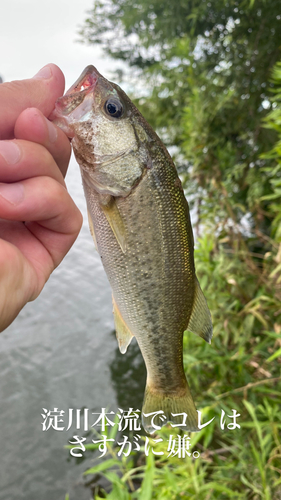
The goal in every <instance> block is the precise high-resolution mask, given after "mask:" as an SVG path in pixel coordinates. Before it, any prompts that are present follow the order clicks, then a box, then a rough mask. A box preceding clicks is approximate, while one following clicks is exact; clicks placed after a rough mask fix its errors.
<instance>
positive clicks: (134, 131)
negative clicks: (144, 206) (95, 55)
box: [51, 66, 154, 196]
mask: <svg viewBox="0 0 281 500" xmlns="http://www.w3.org/2000/svg"><path fill="white" fill-rule="evenodd" d="M51 119H52V120H53V121H54V123H56V125H58V126H59V127H60V128H61V129H62V130H63V131H64V132H65V133H66V135H67V136H68V137H69V138H70V139H71V141H72V145H73V149H74V153H75V156H76V159H77V161H78V163H79V165H80V168H81V171H82V177H83V174H84V178H86V177H87V178H88V183H89V176H90V178H91V179H92V181H91V182H92V183H93V184H94V185H95V188H96V190H98V191H99V192H101V193H105V194H112V195H115V196H126V195H127V194H129V192H130V191H131V190H132V188H133V187H134V186H135V185H136V183H137V182H138V180H139V179H140V178H141V177H142V175H143V173H144V171H145V169H146V168H147V167H149V166H150V163H151V162H150V159H149V154H148V148H147V144H149V143H150V142H151V141H152V140H153V137H152V135H153V134H154V132H153V130H152V129H151V130H149V127H148V128H147V124H146V122H145V120H144V118H143V117H142V115H141V114H140V113H139V111H138V110H137V108H136V107H135V106H134V104H133V103H132V102H131V100H130V99H129V98H128V96H127V95H126V94H125V92H123V90H122V89H121V88H120V87H119V86H118V85H116V84H115V83H112V82H109V81H108V80H107V79H106V78H104V77H103V76H102V75H101V74H100V73H99V72H98V71H97V70H96V68H95V67H94V66H87V68H86V69H85V70H84V71H83V73H82V74H81V76H80V77H79V78H78V80H77V81H76V82H75V83H74V85H72V87H71V88H70V89H69V90H68V91H67V92H66V94H65V95H64V96H62V97H60V98H59V99H58V100H57V102H56V105H55V110H54V111H53V113H52V115H51Z"/></svg>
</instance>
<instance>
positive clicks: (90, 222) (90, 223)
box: [88, 210, 98, 250]
mask: <svg viewBox="0 0 281 500" xmlns="http://www.w3.org/2000/svg"><path fill="white" fill-rule="evenodd" d="M88 221H89V228H90V233H91V235H92V238H93V240H94V244H95V247H96V250H97V249H98V245H97V239H96V235H95V230H94V225H93V221H92V217H91V214H90V212H89V210H88Z"/></svg>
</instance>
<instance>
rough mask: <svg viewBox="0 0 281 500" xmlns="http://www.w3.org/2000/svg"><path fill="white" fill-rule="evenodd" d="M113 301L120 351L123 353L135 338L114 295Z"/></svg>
mask: <svg viewBox="0 0 281 500" xmlns="http://www.w3.org/2000/svg"><path fill="white" fill-rule="evenodd" d="M112 302H113V314H114V323H115V328H116V337H117V340H118V345H119V349H120V352H121V353H122V354H125V352H126V351H127V347H128V345H129V344H130V342H131V340H132V338H133V334H132V333H131V331H130V330H129V328H128V327H127V325H126V323H125V321H124V319H123V317H122V316H121V313H120V311H119V309H118V307H117V304H116V302H115V300H114V297H113V296H112Z"/></svg>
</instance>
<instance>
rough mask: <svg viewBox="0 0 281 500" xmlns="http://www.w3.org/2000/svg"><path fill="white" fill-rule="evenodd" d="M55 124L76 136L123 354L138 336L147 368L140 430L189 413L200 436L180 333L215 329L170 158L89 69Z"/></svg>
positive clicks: (124, 101)
mask: <svg viewBox="0 0 281 500" xmlns="http://www.w3.org/2000/svg"><path fill="white" fill-rule="evenodd" d="M52 118H55V123H56V124H57V125H59V126H60V127H61V128H62V130H64V131H65V133H66V134H67V135H68V137H70V138H71V139H72V146H73V150H74V153H75V157H76V159H77V162H78V164H79V165H80V169H81V174H82V180H83V186H84V191H85V196H86V200H87V207H88V215H89V224H90V229H91V233H92V236H93V239H94V242H95V245H96V248H97V250H98V252H99V254H100V257H101V259H102V263H103V266H104V269H105V271H106V274H107V276H108V279H109V282H110V285H111V288H112V292H113V312H114V320H115V327H116V335H117V339H118V343H119V348H120V351H121V352H122V353H125V352H126V349H127V347H128V345H129V344H130V342H131V340H132V338H133V337H134V336H135V337H136V339H137V342H138V344H139V347H140V350H141V353H142V355H143V358H144V361H145V364H146V369H147V385H146V389H145V395H144V403H143V409H142V423H143V426H144V429H145V430H146V431H147V432H148V433H153V432H154V431H155V427H156V428H157V427H158V428H160V427H161V426H162V425H164V424H165V423H167V422H168V421H170V422H172V423H173V424H176V425H181V424H182V423H184V422H183V414H186V415H187V417H186V420H185V427H184V430H189V431H197V430H198V424H197V412H196V409H195V405H194V402H193V399H192V396H191V393H190V389H189V386H188V383H187V380H186V377H185V373H184V367H183V352H182V351H183V346H182V344H183V332H184V331H185V330H186V329H188V330H190V331H192V332H194V333H196V334H198V335H199V336H201V337H202V338H203V339H204V340H205V341H207V342H209V343H210V340H211V337H212V323H211V316H210V312H209V309H208V306H207V303H206V300H205V297H204V295H203V293H202V291H201V288H200V285H199V283H198V280H197V278H196V274H195V267H194V258H193V247H194V243H193V234H192V227H191V223H190V216H189V208H188V203H187V201H186V199H185V196H184V193H183V189H182V185H181V181H180V179H179V177H178V175H177V171H176V168H175V166H174V164H173V161H172V159H171V157H170V155H169V153H168V151H167V149H166V148H165V146H164V145H163V144H162V142H161V140H160V139H159V137H158V136H157V134H156V133H155V132H154V130H153V129H152V128H151V127H150V125H149V124H148V123H147V122H146V121H145V119H144V118H143V116H142V115H141V114H140V112H139V111H138V109H137V108H136V107H135V106H134V104H133V103H132V102H131V100H130V99H129V98H128V96H127V95H126V94H125V93H124V92H123V91H122V90H121V88H120V87H118V85H116V84H115V83H111V82H109V81H108V80H106V79H105V78H104V77H103V76H102V75H101V74H100V73H99V72H98V71H97V70H96V69H95V68H94V67H93V66H88V67H87V68H86V69H85V70H84V72H83V73H82V75H81V76H80V77H79V79H78V80H77V81H76V82H75V84H74V85H73V86H72V87H71V88H70V89H69V90H68V92H67V93H66V94H65V95H64V96H63V97H61V98H59V99H58V101H57V103H56V107H55V111H54V114H53V117H52ZM156 412H157V413H156ZM161 412H163V413H161ZM154 413H156V416H155V417H154V418H153V420H152V416H153V415H151V414H154ZM149 414H150V415H149ZM180 414H182V415H180ZM164 416H165V417H166V419H165V418H164Z"/></svg>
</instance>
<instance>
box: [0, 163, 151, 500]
mask: <svg viewBox="0 0 281 500" xmlns="http://www.w3.org/2000/svg"><path fill="white" fill-rule="evenodd" d="M66 183H67V186H68V190H69V192H70V194H71V195H72V197H73V198H74V200H75V202H76V204H77V205H78V206H79V208H80V210H81V211H82V213H83V216H84V223H83V227H82V230H81V233H80V235H79V237H78V239H77V241H76V242H75V244H74V246H73V247H72V249H71V250H70V252H69V253H68V255H67V256H66V257H65V259H64V260H63V262H62V263H61V264H60V266H59V267H58V268H57V269H56V270H55V271H54V273H53V274H52V276H51V278H50V279H49V281H48V283H47V284H46V286H45V288H44V290H43V292H42V293H41V295H40V297H39V298H38V299H36V301H34V302H32V303H29V304H27V306H26V307H25V308H24V309H23V310H22V311H21V313H20V314H19V316H18V317H17V319H16V320H15V321H14V323H13V324H12V325H11V326H10V327H9V328H8V329H7V330H5V332H3V333H2V334H1V335H0V376H1V383H0V436H1V458H0V464H1V465H0V500H23V499H24V500H27V499H28V500H50V499H56V500H59V499H62V500H64V498H65V494H66V493H67V492H68V493H69V494H70V500H76V499H78V498H79V500H84V499H85V500H86V499H89V498H90V497H91V495H90V491H89V490H88V489H86V488H85V487H84V485H83V479H82V473H83V471H84V470H86V469H87V468H88V467H89V466H91V465H92V460H93V458H92V457H89V458H86V459H85V460H84V461H82V463H79V464H77V460H76V459H75V458H72V457H70V453H69V450H67V449H66V448H64V446H65V445H67V444H68V440H71V439H72V438H73V436H74V434H76V435H79V436H80V437H81V436H82V435H85V433H84V431H83V429H82V430H76V429H75V428H73V426H72V427H70V429H69V430H68V431H67V430H66V427H67V426H68V423H69V421H68V415H69V410H70V409H74V410H76V409H79V408H81V409H82V408H86V409H89V415H91V414H92V412H93V413H97V414H98V413H100V412H101V408H102V407H106V408H108V409H109V410H108V411H111V410H113V411H114V412H117V411H118V408H122V409H124V410H126V409H128V408H129V407H133V408H134V409H136V408H137V407H138V408H139V407H140V405H141V402H142V397H143V388H144V383H145V370H144V365H143V361H142V358H141V355H140V353H139V349H138V347H137V345H136V343H133V342H132V345H131V346H130V347H129V349H128V352H127V353H126V355H124V356H123V355H121V354H120V353H119V350H118V348H117V341H116V337H115V333H114V324H113V315H112V303H111V291H110V286H109V284H108V281H107V278H106V275H105V273H104V270H103V267H102V265H101V262H100V258H99V256H98V254H97V252H96V250H95V249H94V244H93V241H92V238H91V236H90V232H89V229H88V222H87V216H86V205H85V200H84V195H83V189H82V184H81V178H80V172H79V168H78V166H77V165H76V162H75V160H74V159H73V158H72V160H71V164H70V167H69V171H68V174H67V178H66ZM43 409H46V410H48V411H54V410H55V409H58V411H60V410H64V412H65V414H64V415H63V416H64V419H65V420H64V422H61V423H58V426H59V427H63V426H65V429H64V430H62V431H59V430H54V428H52V427H51V428H49V429H48V430H45V431H44V430H43V425H42V424H43V421H44V418H43V417H42V415H41V414H43V415H44V411H43ZM82 414H83V412H82ZM73 415H75V412H73ZM92 417H93V416H92ZM96 418H97V416H96ZM96 418H95V419H96ZM95 419H94V420H93V419H92V421H91V422H90V424H91V423H94V421H95ZM89 420H90V419H89ZM48 422H50V420H48ZM74 423H75V422H74V421H73V424H74ZM91 439H92V436H89V437H87V440H86V442H87V443H90V442H91Z"/></svg>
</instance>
